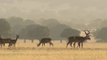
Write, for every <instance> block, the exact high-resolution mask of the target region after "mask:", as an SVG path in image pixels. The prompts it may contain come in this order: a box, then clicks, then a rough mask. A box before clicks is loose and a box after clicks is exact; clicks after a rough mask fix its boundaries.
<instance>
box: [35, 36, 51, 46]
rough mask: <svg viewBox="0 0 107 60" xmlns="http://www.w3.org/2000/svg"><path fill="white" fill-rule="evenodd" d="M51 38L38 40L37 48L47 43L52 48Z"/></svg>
mask: <svg viewBox="0 0 107 60" xmlns="http://www.w3.org/2000/svg"><path fill="white" fill-rule="evenodd" d="M51 40H52V39H51V38H43V39H41V40H40V42H39V44H37V47H39V46H40V45H41V44H42V46H45V43H49V44H50V45H52V46H53V43H52V42H51Z"/></svg>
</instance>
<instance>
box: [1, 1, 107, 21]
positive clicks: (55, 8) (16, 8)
mask: <svg viewBox="0 0 107 60" xmlns="http://www.w3.org/2000/svg"><path fill="white" fill-rule="evenodd" d="M11 16H17V17H24V18H31V19H40V18H46V19H48V18H55V19H58V20H60V21H62V22H71V21H78V22H86V23H87V22H88V21H90V20H94V19H97V18H102V19H107V0H0V17H11Z"/></svg>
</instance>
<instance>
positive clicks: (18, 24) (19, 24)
mask: <svg viewBox="0 0 107 60" xmlns="http://www.w3.org/2000/svg"><path fill="white" fill-rule="evenodd" d="M7 21H8V22H9V24H10V25H11V27H12V32H13V34H18V33H19V32H20V30H22V29H23V28H25V27H26V26H27V25H30V24H35V22H34V21H33V20H30V19H26V20H24V19H23V18H21V17H10V18H8V19H7Z"/></svg>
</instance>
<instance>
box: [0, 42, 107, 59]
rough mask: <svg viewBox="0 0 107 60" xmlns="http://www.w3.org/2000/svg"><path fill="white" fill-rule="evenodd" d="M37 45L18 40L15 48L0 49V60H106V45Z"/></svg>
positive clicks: (92, 43) (89, 43) (91, 43)
mask: <svg viewBox="0 0 107 60" xmlns="http://www.w3.org/2000/svg"><path fill="white" fill-rule="evenodd" d="M37 43H38V41H34V43H31V41H26V43H24V42H23V41H21V40H20V41H19V40H18V42H17V43H16V47H15V48H8V47H3V48H0V60H107V43H95V42H87V43H84V48H71V47H70V46H69V47H68V48H66V42H65V41H63V42H62V43H60V42H59V41H53V43H54V46H53V47H50V46H49V45H48V44H46V46H45V47H42V46H40V47H37ZM6 46H7V45H6Z"/></svg>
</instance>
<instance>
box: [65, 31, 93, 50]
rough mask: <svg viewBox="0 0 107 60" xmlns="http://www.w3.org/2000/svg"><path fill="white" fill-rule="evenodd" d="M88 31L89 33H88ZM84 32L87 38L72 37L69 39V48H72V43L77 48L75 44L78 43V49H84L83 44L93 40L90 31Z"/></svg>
mask: <svg viewBox="0 0 107 60" xmlns="http://www.w3.org/2000/svg"><path fill="white" fill-rule="evenodd" d="M86 31H87V32H86ZM86 31H84V32H85V34H86V36H85V37H82V36H71V37H69V38H68V43H67V46H68V45H69V44H70V46H72V43H74V44H73V46H74V47H75V43H76V42H77V43H78V47H79V48H80V47H83V42H84V41H86V40H91V38H90V35H89V34H90V32H89V31H88V30H86ZM67 46H66V47H67Z"/></svg>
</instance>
